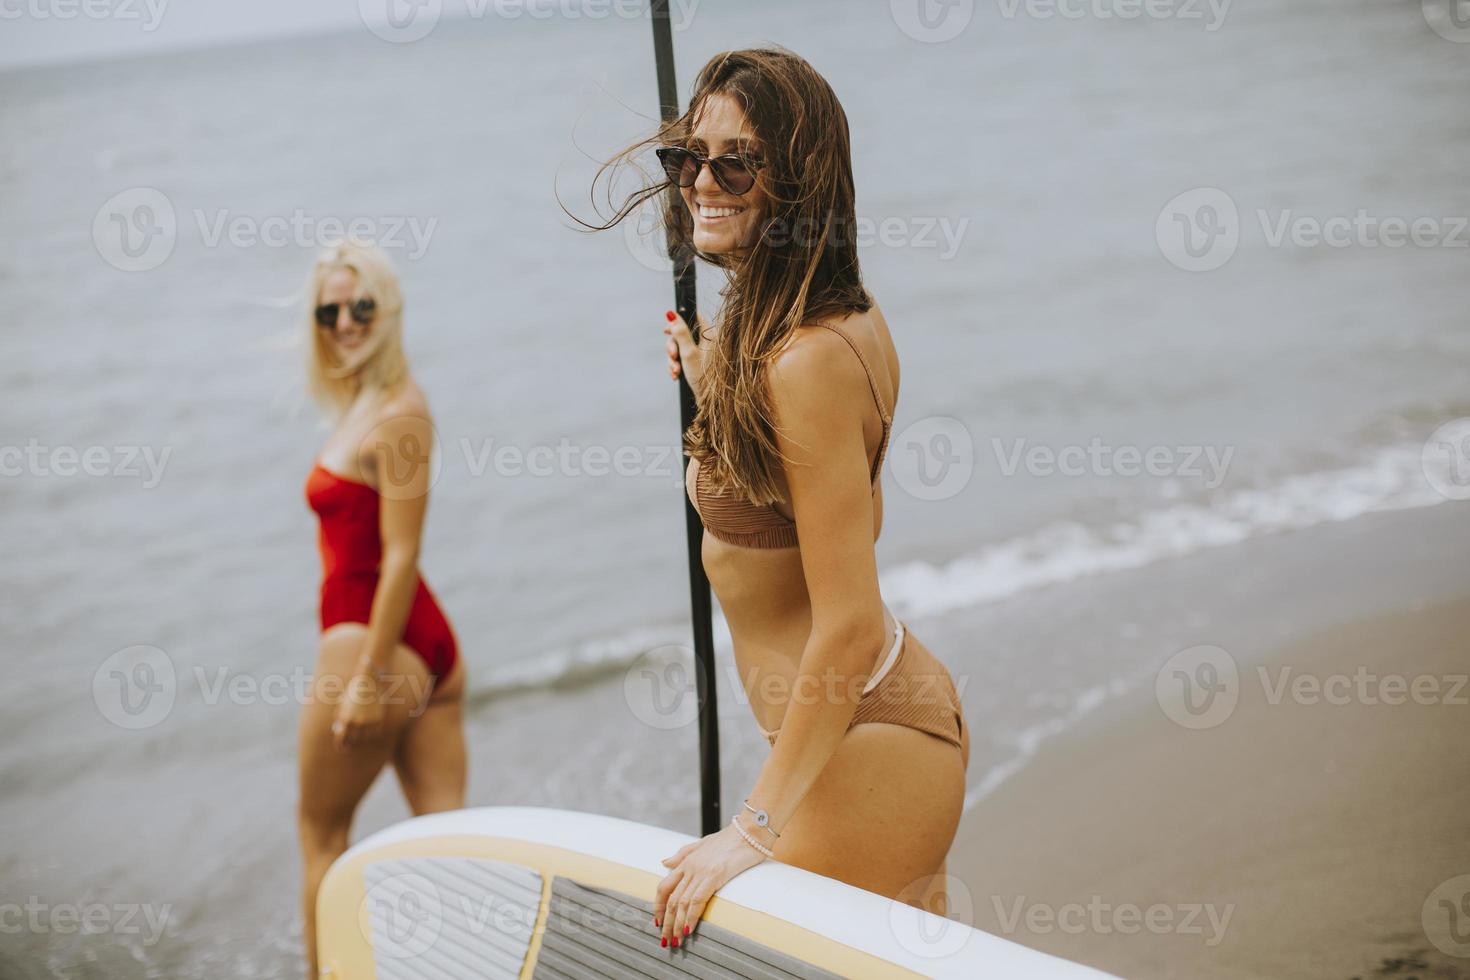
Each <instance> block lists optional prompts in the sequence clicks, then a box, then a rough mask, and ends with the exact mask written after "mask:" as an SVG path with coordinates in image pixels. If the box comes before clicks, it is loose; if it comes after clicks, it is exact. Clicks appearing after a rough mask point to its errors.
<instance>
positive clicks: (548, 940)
mask: <svg viewBox="0 0 1470 980" xmlns="http://www.w3.org/2000/svg"><path fill="white" fill-rule="evenodd" d="M839 976H840V975H839V974H836V973H830V972H828V971H826V970H823V969H820V968H818V967H815V966H812V965H811V964H810V963H804V962H802V961H801V960H800V959H798V958H796V957H795V956H792V955H790V954H788V953H783V952H780V951H778V950H774V949H771V948H769V947H767V946H763V945H761V944H760V943H759V942H756V941H755V940H753V939H750V938H747V937H745V936H741V935H739V934H737V933H734V932H731V931H730V930H729V929H723V928H721V927H720V926H716V925H712V924H710V923H708V922H701V923H700V924H699V926H698V927H697V928H696V929H695V930H694V932H693V933H692V934H691V935H690V936H688V937H687V938H684V939H682V940H681V942H680V945H679V946H678V947H677V948H674V947H670V948H667V949H665V948H664V947H662V946H660V945H659V932H658V930H657V929H656V928H654V925H653V905H652V903H650V902H645V901H643V900H641V899H637V898H634V897H633V896H631V895H625V894H623V893H622V892H618V891H612V890H610V889H605V888H589V887H587V886H586V885H581V884H578V883H577V882H575V881H572V880H571V879H569V878H563V877H560V876H558V877H556V878H553V879H552V881H551V909H550V914H549V915H548V916H547V920H546V931H545V933H544V934H543V936H542V939H541V951H540V952H539V953H538V954H537V956H536V969H535V972H534V973H533V974H532V977H533V978H534V980H583V978H584V977H610V978H613V980H641V978H644V977H654V978H667V980H673V978H679V977H720V978H727V977H740V978H749V980H790V978H796V977H800V978H803V980H828V978H838V977H839Z"/></svg>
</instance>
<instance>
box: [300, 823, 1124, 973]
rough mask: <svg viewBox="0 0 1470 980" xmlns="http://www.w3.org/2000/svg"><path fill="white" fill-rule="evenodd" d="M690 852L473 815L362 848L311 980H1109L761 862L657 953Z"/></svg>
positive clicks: (330, 903)
mask: <svg viewBox="0 0 1470 980" xmlns="http://www.w3.org/2000/svg"><path fill="white" fill-rule="evenodd" d="M693 839H694V838H692V837H689V836H688V835H686V834H681V833H677V832H675V831H672V830H665V829H663V828H660V827H651V826H648V825H647V824H640V823H633V822H631V821H628V820H619V819H617V818H615V817H607V816H601V815H599V814H593V813H579V812H575V811H571V810H556V809H547V808H542V807H484V808H479V809H470V810H455V811H451V812H447V813H436V814H431V815H429V816H424V817H418V818H415V819H412V820H408V821H405V822H403V823H401V824H397V825H395V826H393V827H389V828H388V829H386V830H383V831H381V832H379V833H376V834H373V835H372V836H371V837H368V838H366V839H365V840H363V841H361V842H360V843H358V844H357V845H355V846H354V847H352V848H351V849H350V850H348V851H347V852H346V853H345V854H343V855H342V857H340V858H339V859H338V860H337V861H336V863H334V864H333V865H332V867H331V869H330V870H329V871H328V873H327V876H326V878H325V880H324V881H323V883H322V887H321V891H320V893H319V895H318V899H317V935H318V957H319V963H320V967H321V975H322V977H323V978H324V980H328V978H329V980H371V978H375V977H376V978H382V980H419V978H431V980H459V978H471V977H474V978H537V980H546V978H550V980H563V978H579V980H580V978H582V977H614V978H619V980H634V978H642V977H660V978H667V980H677V978H683V977H751V978H761V980H783V978H792V977H803V978H811V980H817V978H828V977H954V978H963V980H976V978H980V977H1003V978H1006V980H1028V978H1056V980H1081V978H1089V980H1096V978H1101V977H1106V976H1107V974H1104V973H1101V972H1099V971H1097V970H1094V969H1092V968H1090V967H1085V966H1080V965H1078V964H1075V963H1070V962H1068V961H1066V960H1061V959H1057V958H1056V957H1053V956H1049V955H1047V954H1045V953H1040V952H1037V951H1035V950H1032V949H1029V948H1027V947H1025V946H1021V945H1019V944H1017V943H1013V942H1010V941H1008V940H1006V939H1002V938H1000V937H998V936H994V935H991V934H990V933H986V932H982V931H980V930H977V929H973V928H971V927H969V926H967V925H964V924H962V923H960V922H955V921H952V920H950V919H946V918H943V917H941V916H937V915H932V914H930V913H928V912H924V911H922V910H920V909H916V908H914V907H912V906H910V905H906V904H903V903H901V902H894V901H891V900H889V899H887V898H884V897H882V896H880V895H877V894H874V893H872V892H867V891H863V890H862V889H859V888H854V887H853V886H851V885H847V884H844V883H843V882H840V881H837V880H835V879H832V878H826V877H823V876H821V875H817V874H813V873H811V872H809V871H804V870H802V869H800V868H795V867H792V866H790V865H785V864H781V863H779V862H775V861H767V862H765V863H763V864H759V865H757V866H756V867H754V868H751V869H750V870H748V871H746V872H744V873H743V874H741V875H739V876H738V877H736V878H735V879H734V880H732V881H730V882H729V883H728V884H726V885H725V887H724V888H722V889H721V890H720V892H719V894H717V895H716V896H715V897H714V898H713V899H712V900H711V901H710V902H709V904H708V905H707V906H706V909H705V914H704V917H703V918H702V919H701V921H700V923H699V925H698V927H697V928H696V929H695V931H694V933H693V934H691V935H690V936H689V937H688V938H687V939H685V940H683V941H682V942H681V944H680V945H679V946H678V947H677V948H674V947H669V948H664V947H661V946H660V945H659V935H658V931H657V930H656V929H655V928H654V926H653V914H652V913H653V896H654V889H655V888H656V886H657V885H658V882H659V881H660V880H661V879H662V878H663V877H664V875H665V874H666V873H667V869H666V868H665V867H664V866H663V865H662V864H661V863H660V861H661V859H662V858H665V857H667V856H669V855H670V854H673V853H674V852H675V851H676V850H678V849H679V848H680V847H683V846H684V845H685V844H687V843H689V842H690V841H691V840H693Z"/></svg>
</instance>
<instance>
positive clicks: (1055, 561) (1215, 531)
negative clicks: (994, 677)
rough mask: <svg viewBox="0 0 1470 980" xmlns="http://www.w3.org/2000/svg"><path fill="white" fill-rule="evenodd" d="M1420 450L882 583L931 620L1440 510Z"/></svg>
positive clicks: (1027, 538)
mask: <svg viewBox="0 0 1470 980" xmlns="http://www.w3.org/2000/svg"><path fill="white" fill-rule="evenodd" d="M1422 448H1423V447H1422V445H1421V444H1418V443H1416V444H1414V445H1412V446H1410V445H1395V446H1390V447H1386V448H1383V449H1381V450H1379V451H1377V452H1376V453H1375V454H1374V455H1373V456H1371V457H1369V458H1368V459H1367V460H1365V461H1364V462H1362V463H1359V464H1357V465H1354V466H1351V467H1347V468H1344V469H1337V470H1327V471H1320V472H1316V473H1309V474H1302V475H1298V476H1293V477H1290V478H1288V479H1285V480H1283V481H1281V482H1279V483H1277V484H1276V485H1274V486H1271V487H1267V488H1262V489H1252V490H1242V491H1235V492H1233V493H1229V494H1225V495H1222V496H1221V497H1219V498H1218V499H1217V500H1215V501H1212V502H1209V503H1187V504H1176V505H1173V506H1170V507H1167V508H1164V509H1161V510H1155V511H1151V512H1147V513H1144V514H1143V515H1141V516H1140V517H1138V518H1137V519H1135V520H1132V521H1123V522H1118V523H1115V524H1112V525H1110V526H1108V527H1106V528H1095V527H1088V526H1086V525H1084V524H1081V523H1077V522H1074V521H1067V522H1061V523H1057V524H1051V525H1048V526H1046V527H1043V528H1041V529H1040V530H1037V531H1035V532H1033V533H1031V534H1027V535H1023V536H1020V537H1016V538H1011V539H1008V540H1006V541H1003V542H1000V543H998V544H995V545H991V546H989V547H987V548H984V549H982V550H980V551H978V552H976V553H974V554H972V555H967V556H964V557H962V558H958V559H956V560H954V561H952V562H949V563H947V564H944V565H932V564H929V563H927V562H910V563H908V564H905V565H901V566H899V567H897V568H894V569H892V570H890V571H889V572H887V573H885V574H884V575H883V576H882V586H883V595H884V598H885V599H886V600H887V602H888V604H889V606H890V607H891V608H892V609H893V610H894V612H895V613H897V614H898V615H900V616H906V617H915V616H934V615H938V614H940V613H944V612H948V611H951V610H954V609H961V608H967V607H970V606H976V605H980V604H982V603H986V602H994V601H996V600H998V599H1004V598H1007V597H1008V596H1012V595H1015V594H1016V593H1019V592H1024V591H1027V590H1029V589H1035V588H1041V587H1043V586H1047V585H1055V584H1058V583H1062V582H1069V581H1071V580H1073V579H1077V578H1081V577H1083V576H1086V575H1097V574H1101V573H1105V572H1115V571H1123V570H1126V569H1134V568H1142V567H1143V566H1145V565H1151V564H1153V563H1154V562H1158V561H1165V560H1168V559H1171V558H1180V557H1183V556H1185V555H1191V554H1195V553H1197V552H1200V551H1204V550H1206V549H1209V548H1217V547H1221V546H1223V545H1231V544H1238V543H1240V542H1242V541H1246V540H1249V539H1251V538H1257V537H1261V536H1264V535H1267V534H1275V533H1279V532H1281V531H1289V530H1298V529H1301V528H1307V527H1312V526H1313V525H1316V524H1324V523H1329V522H1334V521H1347V520H1351V519H1353V518H1355V517H1360V516H1362V515H1364V514H1368V513H1372V512H1374V511H1384V510H1404V509H1409V508H1413V507H1424V506H1430V505H1433V504H1437V503H1442V502H1443V501H1444V500H1446V499H1447V498H1445V497H1444V496H1442V495H1441V494H1440V493H1439V492H1438V491H1436V490H1435V489H1434V487H1433V486H1431V484H1430V483H1429V481H1428V479H1427V478H1426V476H1425V468H1426V466H1429V465H1433V463H1432V462H1430V461H1428V460H1425V459H1424V458H1423V452H1422Z"/></svg>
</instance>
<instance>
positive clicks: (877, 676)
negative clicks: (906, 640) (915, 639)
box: [863, 616, 903, 694]
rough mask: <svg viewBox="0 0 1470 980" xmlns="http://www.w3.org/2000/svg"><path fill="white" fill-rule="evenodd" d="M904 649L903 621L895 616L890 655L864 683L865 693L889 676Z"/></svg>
mask: <svg viewBox="0 0 1470 980" xmlns="http://www.w3.org/2000/svg"><path fill="white" fill-rule="evenodd" d="M901 649H903V623H901V622H899V621H898V617H897V616H895V617H894V618H893V645H892V646H890V647H889V648H888V656H886V657H884V658H883V665H882V666H880V667H879V668H878V669H877V671H875V672H874V674H873V676H872V677H869V678H868V683H866V684H864V685H863V693H864V694H867V693H868V692H869V691H871V690H872V689H873V688H875V687H877V686H878V684H879V683H880V682H881V681H882V680H883V678H884V677H885V676H887V674H888V671H889V670H891V669H892V668H893V662H894V661H895V660H897V659H898V651H899V650H901Z"/></svg>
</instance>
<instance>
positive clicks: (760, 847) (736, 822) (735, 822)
mask: <svg viewBox="0 0 1470 980" xmlns="http://www.w3.org/2000/svg"><path fill="white" fill-rule="evenodd" d="M730 826H732V827H734V828H735V833H737V834H739V835H740V836H741V837H742V838H743V839H744V840H745V843H747V844H749V845H750V846H751V847H753V848H755V849H756V850H757V851H760V852H761V853H762V854H764V855H765V856H766V857H768V858H775V856H776V855H775V854H774V853H772V851H771V849H770V848H769V847H767V846H766V845H764V844H762V843H761V842H760V841H758V840H756V839H755V838H754V837H752V836H750V834H748V833H746V830H745V828H744V827H742V826H740V814H738V813H737V814H735V816H733V817H731V818H730Z"/></svg>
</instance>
